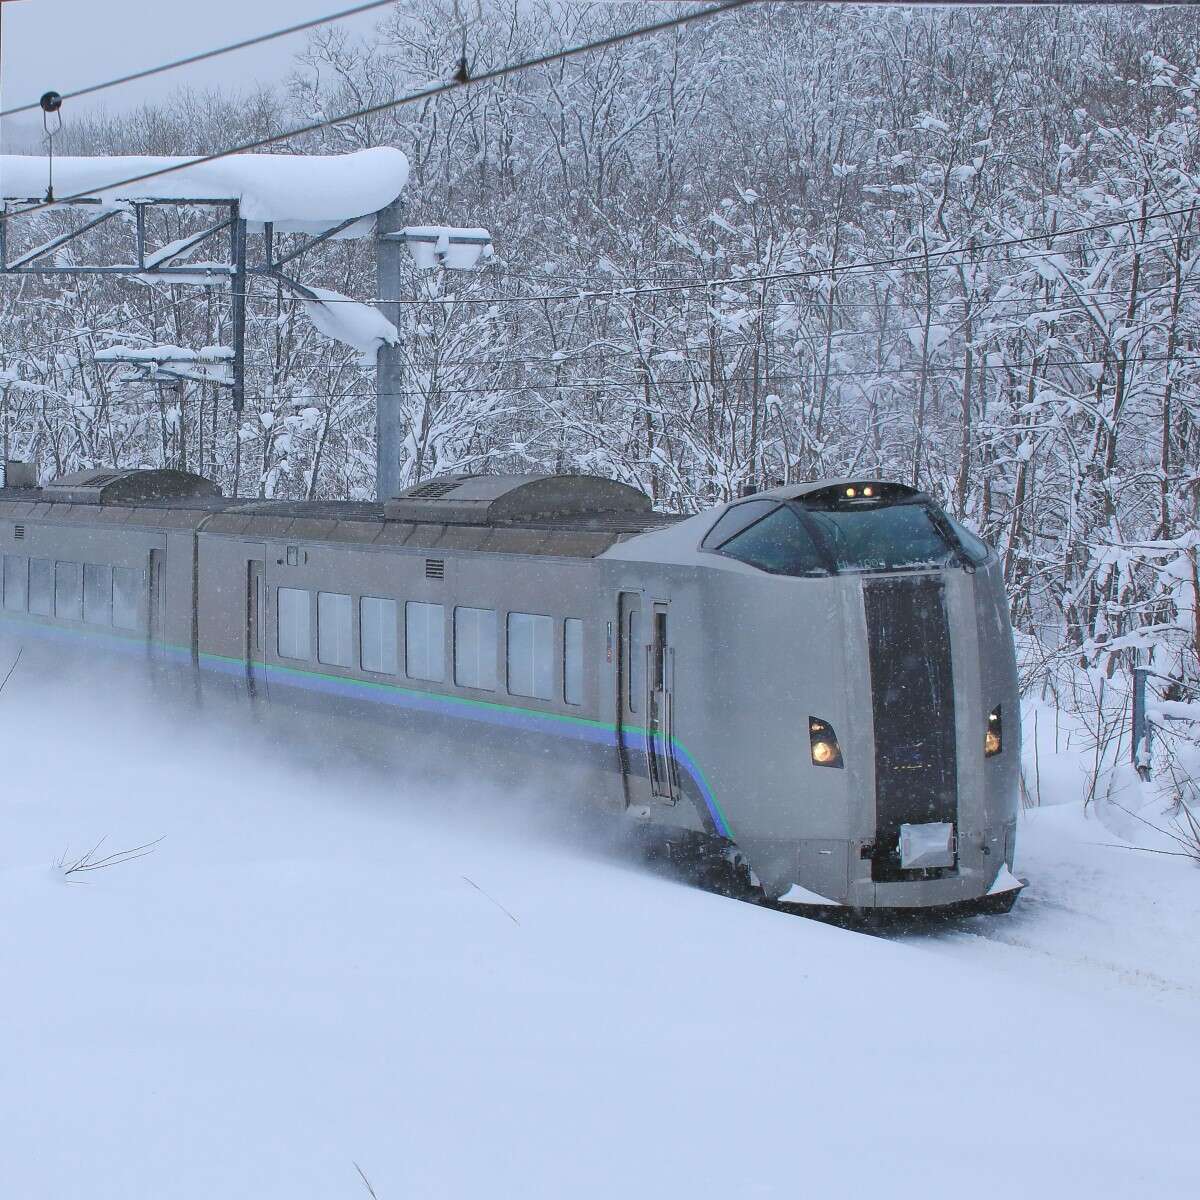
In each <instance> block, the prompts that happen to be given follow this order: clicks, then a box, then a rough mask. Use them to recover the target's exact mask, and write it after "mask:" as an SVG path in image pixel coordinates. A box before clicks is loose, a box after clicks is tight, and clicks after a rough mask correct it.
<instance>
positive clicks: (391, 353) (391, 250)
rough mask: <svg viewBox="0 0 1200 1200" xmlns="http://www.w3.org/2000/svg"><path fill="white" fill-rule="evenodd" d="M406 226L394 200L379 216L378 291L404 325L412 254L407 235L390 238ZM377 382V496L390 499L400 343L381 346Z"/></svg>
mask: <svg viewBox="0 0 1200 1200" xmlns="http://www.w3.org/2000/svg"><path fill="white" fill-rule="evenodd" d="M403 228H404V204H403V202H402V201H400V200H396V201H393V202H392V203H391V204H389V205H388V207H387V208H385V209H383V210H382V211H381V212H380V213H379V214H378V216H377V217H376V225H375V286H376V289H377V290H376V292H375V294H376V295H377V296H378V297H379V298H380V300H381V301H382V304H381V308H382V311H383V315H384V316H385V317H387V319H388V320H389V321H391V322H392V324H393V325H395V326H396V328H397V329H399V328H400V306H399V305H398V304H396V303H394V301H396V300H398V299H399V298H400V265H401V262H402V261H403V256H404V255H406V254H407V253H408V251H407V249H406V247H405V245H404V239H403V238H389V237H386V236H385V235H386V234H389V233H397V232H399V231H400V230H401V229H403ZM376 366H377V370H376V384H375V498H376V499H377V500H381V501H382V500H388V499H390V498H391V497H392V496H394V495H395V494H396V493H397V492H398V491H399V490H400V447H401V431H400V396H399V392H400V390H401V384H402V382H403V381H402V379H401V373H402V370H403V365H402V362H401V358H400V350H399V348H398V347H396V346H380V348H379V357H378V359H377V360H376Z"/></svg>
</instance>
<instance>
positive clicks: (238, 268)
mask: <svg viewBox="0 0 1200 1200" xmlns="http://www.w3.org/2000/svg"><path fill="white" fill-rule="evenodd" d="M229 216H230V221H231V224H230V229H231V230H232V236H233V456H234V463H233V494H234V496H237V494H238V484H239V482H240V477H241V473H242V436H241V434H242V421H241V416H242V410H243V409H244V408H245V407H246V281H247V278H248V277H247V274H246V222H245V221H243V220H242V218H241V211H240V207H239V205H238V204H237V203H236V202H235V203H234V204H232V205H231V206H230V213H229Z"/></svg>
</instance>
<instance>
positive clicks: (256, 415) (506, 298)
mask: <svg viewBox="0 0 1200 1200" xmlns="http://www.w3.org/2000/svg"><path fill="white" fill-rule="evenodd" d="M464 12H465V13H466V14H467V19H466V21H465V24H464V20H463V17H462V14H463V13H464ZM644 20H645V10H644V9H639V8H637V7H636V6H624V5H608V4H603V5H596V6H586V5H579V4H564V3H560V2H559V0H535V2H533V3H526V2H524V0H522V2H521V3H516V2H515V0H484V2H483V3H481V4H480V5H479V6H478V7H473V6H468V8H466V9H464V8H462V7H460V6H459V5H457V4H455V3H453V2H452V0H432V2H428V0H421V2H420V3H416V2H406V3H400V4H398V5H397V6H396V8H395V9H394V10H389V11H388V13H387V16H386V18H385V19H384V20H382V21H381V23H380V24H379V26H378V30H377V33H376V34H375V36H373V37H371V38H369V39H367V40H365V41H359V40H354V39H351V38H349V37H348V36H347V35H346V34H344V33H343V32H340V31H338V30H337V29H332V30H324V31H321V32H318V33H316V34H313V35H311V36H310V39H309V41H308V44H307V46H306V48H305V49H304V51H303V53H302V54H300V55H299V56H298V58H297V60H296V63H295V71H294V74H293V76H292V77H291V78H290V79H289V80H287V81H286V82H284V83H281V84H272V85H271V86H266V85H262V86H256V85H255V84H254V81H247V82H246V88H245V89H244V90H243V91H241V92H240V93H238V94H236V95H235V94H232V93H230V94H227V95H197V94H188V93H181V94H180V95H179V97H178V99H177V100H176V102H174V103H172V104H170V105H165V106H160V107H154V108H145V109H142V110H140V111H136V112H132V113H119V114H116V115H112V116H110V117H108V118H105V119H91V120H83V119H73V118H72V117H71V116H70V115H69V113H68V115H67V117H66V122H65V125H64V129H63V131H62V133H61V134H60V135H59V137H58V138H57V139H56V151H58V152H60V153H63V152H65V153H75V154H97V153H106V154H112V153H152V154H186V153H198V152H205V151H209V150H215V149H219V148H222V147H224V146H226V145H229V144H230V143H233V142H237V141H243V140H249V139H251V138H254V137H260V136H263V135H266V134H269V133H273V132H277V131H280V130H283V129H286V128H289V127H291V126H293V125H296V124H302V123H304V122H305V121H311V120H312V119H313V117H314V116H319V117H324V116H329V115H333V114H337V113H339V112H343V111H348V110H354V109H358V108H362V107H364V106H368V105H371V104H373V103H377V102H379V101H382V100H385V99H387V98H389V97H391V96H393V95H396V94H400V93H403V92H406V91H409V90H411V89H413V88H416V87H421V86H426V85H428V84H429V83H431V82H436V81H437V80H439V79H443V78H447V77H448V76H449V75H450V73H451V72H452V71H453V70H454V67H455V65H456V64H457V62H458V60H459V58H460V56H461V55H462V54H463V48H464V44H465V48H466V57H467V60H468V62H469V64H470V67H471V69H472V70H473V71H474V72H479V71H482V70H486V69H488V68H491V67H494V66H497V65H500V64H502V63H504V62H508V61H512V60H515V59H519V58H523V57H527V56H530V55H533V54H535V53H537V52H539V51H541V50H544V49H549V48H554V47H558V46H560V45H565V44H570V43H574V42H579V41H585V40H589V39H591V38H594V37H597V36H600V35H602V34H603V33H605V32H606V31H616V30H618V29H621V28H627V27H629V26H631V25H636V24H638V23H639V22H641V21H644ZM464 38H465V43H464ZM1198 48H1200V44H1198V43H1197V41H1196V38H1195V26H1194V21H1193V14H1191V13H1189V12H1186V11H1182V12H1175V11H1153V10H1141V9H1125V8H1120V9H1118V8H1111V9H1109V8H1104V9H1090V8H1089V9H1085V10H1075V11H1070V10H1064V9H1052V10H1027V9H1012V10H1009V9H1005V10H987V9H982V10H960V11H940V10H931V11H924V10H922V11H908V10H900V9H861V10H859V9H843V8H838V7H822V8H813V7H809V6H807V5H805V6H799V5H797V6H794V7H793V6H787V5H774V6H772V5H763V6H756V7H752V8H750V9H747V10H745V11H742V12H738V13H734V14H731V15H727V16H725V17H721V18H718V19H716V20H712V21H709V22H703V23H700V24H697V25H694V26H691V27H688V28H683V29H679V30H676V31H674V32H671V33H667V34H664V35H661V36H658V37H656V38H653V39H648V40H644V41H641V42H636V43H632V44H627V45H623V46H619V47H615V48H612V49H610V50H608V51H605V52H600V53H594V54H589V55H586V56H582V57H579V58H576V59H573V60H571V61H568V62H564V63H559V64H557V65H555V66H553V67H549V68H544V69H539V70H533V71H527V72H524V73H521V74H518V75H515V76H512V77H510V78H508V79H505V80H504V81H502V82H500V83H496V84H490V85H484V86H479V87H476V88H472V89H467V90H463V91H459V92H455V93H453V94H451V95H449V96H447V97H444V98H443V99H441V100H439V101H436V102H434V101H431V102H428V103H425V104H422V105H415V106H410V107H404V108H400V109H397V110H394V111H391V112H387V113H383V114H380V115H376V116H373V117H370V118H368V119H362V120H354V121H348V122H344V123H340V124H336V125H334V126H333V127H331V128H329V129H327V130H325V131H324V132H323V133H321V134H320V135H314V136H312V137H309V138H307V139H298V140H295V141H292V142H289V143H287V144H286V145H285V146H283V147H282V152H287V153H305V152H325V153H334V152H344V151H348V150H353V149H359V148H363V147H368V146H377V145H392V146H397V147H400V148H401V149H402V150H404V152H405V153H406V154H407V155H408V156H409V157H410V159H411V163H412V176H411V180H410V183H409V187H408V192H407V203H408V212H409V214H410V217H411V220H412V222H413V223H414V224H416V223H427V222H429V223H451V224H459V225H468V226H470V225H482V226H486V227H487V228H488V229H489V230H490V231H491V232H492V235H493V238H494V244H495V248H496V254H495V256H494V257H493V258H491V259H490V260H487V261H485V262H484V264H483V265H481V266H480V267H479V268H478V269H477V270H475V271H473V272H469V273H467V272H452V271H448V272H422V271H418V270H417V269H415V268H413V269H412V272H411V279H410V281H409V282H410V285H411V288H410V293H409V296H410V300H411V302H409V303H406V304H405V305H403V307H402V313H403V319H402V322H401V335H402V346H403V353H404V357H405V367H406V386H405V388H404V390H403V392H402V393H401V394H400V395H398V396H395V397H393V398H392V402H394V403H396V404H398V405H399V406H400V408H401V410H402V413H403V414H404V420H405V424H406V426H407V430H408V437H407V442H406V445H405V459H404V464H403V465H404V472H405V475H406V478H407V480H408V481H409V482H415V481H417V480H419V479H422V478H425V477H428V476H430V475H434V474H438V473H442V472H446V471H452V470H462V469H476V470H478V469H487V470H521V471H523V470H535V469H543V468H552V469H556V470H568V471H571V470H578V471H590V472H599V473H602V474H607V475H612V476H616V477H618V478H621V479H623V480H626V481H628V482H631V483H634V484H636V485H638V486H640V487H643V488H644V489H646V490H647V491H649V492H650V493H652V495H653V496H654V498H655V500H656V502H657V503H658V504H660V505H662V506H664V507H668V508H675V509H683V510H696V509H698V508H701V507H704V506H706V505H710V504H712V503H715V502H719V501H722V500H726V499H728V498H730V497H732V496H735V495H737V494H738V492H739V490H740V489H742V488H744V487H745V486H746V485H759V486H762V485H766V484H770V483H772V482H775V481H785V480H787V481H794V480H799V479H804V478H810V477H816V476H832V475H841V474H857V473H862V474H878V475H882V476H886V477H890V478H898V479H902V480H905V481H910V482H914V483H917V484H920V485H921V486H923V487H925V488H927V489H928V490H930V491H931V492H932V493H934V494H935V495H936V496H937V497H938V498H939V499H940V500H941V501H942V502H943V503H944V504H945V505H946V506H947V507H948V508H949V509H950V510H951V511H952V512H954V513H955V514H957V515H959V516H961V517H962V518H963V519H965V520H966V521H967V522H968V523H970V524H972V525H973V526H975V527H976V528H978V529H979V530H980V531H981V532H982V533H983V534H984V536H986V537H987V538H988V539H989V540H990V541H991V542H992V543H993V544H994V545H996V546H997V548H998V549H999V551H1000V553H1001V555H1002V556H1003V559H1004V564H1005V571H1006V576H1007V579H1008V581H1009V587H1010V591H1011V596H1012V601H1013V612H1014V618H1015V620H1016V623H1017V625H1018V627H1019V629H1020V631H1021V632H1022V634H1023V635H1024V637H1025V650H1026V654H1025V661H1026V664H1027V670H1028V672H1029V679H1028V682H1030V683H1031V684H1033V683H1036V684H1037V685H1038V686H1040V687H1042V688H1047V687H1058V688H1061V687H1063V686H1064V681H1065V680H1068V679H1069V680H1071V683H1070V686H1071V687H1072V688H1076V687H1079V686H1082V687H1083V688H1084V689H1085V691H1087V692H1088V693H1089V695H1090V696H1092V698H1094V692H1095V689H1096V687H1097V686H1099V684H1098V681H1100V680H1104V679H1108V678H1114V677H1115V678H1118V679H1119V678H1120V677H1122V676H1123V675H1124V674H1125V673H1126V672H1127V670H1128V668H1129V666H1130V665H1131V663H1132V661H1133V652H1134V651H1135V650H1137V649H1138V648H1142V649H1145V650H1150V651H1151V652H1152V653H1153V656H1154V657H1153V662H1154V665H1155V666H1156V667H1157V669H1159V670H1161V671H1163V672H1165V673H1167V674H1170V675H1174V676H1178V677H1180V678H1183V679H1185V680H1188V679H1190V680H1192V681H1193V682H1194V681H1195V679H1196V677H1197V657H1196V656H1197V650H1198V648H1200V625H1198V622H1200V604H1198V603H1197V598H1198V595H1200V575H1198V571H1197V553H1198V547H1200V535H1198V534H1197V530H1196V526H1197V517H1198V514H1200V361H1198V359H1197V337H1198V334H1200V237H1198V236H1197V227H1196V226H1197V220H1196V210H1195V205H1196V204H1197V200H1198V198H1200V123H1198V116H1197V94H1198V91H1200V68H1198V62H1197V50H1198ZM67 219H68V218H64V217H63V216H62V215H61V214H60V213H58V212H53V211H52V212H48V213H46V214H44V215H43V216H42V217H41V218H40V220H41V222H42V229H41V231H40V233H41V234H42V235H44V237H46V238H49V237H53V236H54V234H55V231H56V230H57V229H59V228H61V227H62V226H61V225H60V223H61V222H63V221H64V220H67ZM167 219H168V220H172V221H176V222H178V221H181V220H184V219H186V218H185V217H184V216H181V215H179V214H175V215H172V216H170V217H169V218H167ZM178 232H179V231H178V229H175V230H173V229H171V228H163V229H161V230H159V231H158V233H157V236H158V237H159V238H160V240H167V239H169V237H170V236H171V235H172V234H175V235H176V236H178ZM113 236H116V235H115V234H114V235H113ZM291 267H292V268H293V269H294V270H295V273H296V275H297V276H298V277H300V278H301V279H303V280H304V281H305V282H307V283H310V284H314V285H319V286H324V287H329V288H335V289H337V290H338V291H339V292H342V293H345V294H347V295H351V296H355V297H358V298H362V299H369V298H371V297H372V296H373V295H374V294H375V279H374V261H373V256H372V247H371V243H370V241H369V240H368V241H348V242H335V243H330V244H327V245H325V246H322V247H321V248H319V249H318V250H314V251H312V252H311V253H309V254H307V255H305V256H304V258H303V259H302V260H300V261H299V262H298V263H293V264H291ZM580 291H585V292H588V293H591V294H589V295H587V296H582V297H581V296H580V295H579V292H580ZM229 320H230V314H229V312H228V300H227V299H226V298H225V297H224V296H223V295H222V294H221V293H220V292H212V291H209V290H206V289H202V288H195V287H186V286H176V287H166V286H162V285H153V286H148V285H146V284H145V283H141V282H133V281H112V280H102V279H97V278H95V277H83V278H76V277H63V278H61V279H59V280H55V281H40V280H29V279H26V280H21V281H8V282H6V283H5V284H4V285H3V288H2V290H0V331H2V335H3V336H2V347H3V349H2V353H3V358H2V360H0V362H2V366H3V376H2V378H3V385H2V386H3V392H2V403H3V437H4V450H5V456H6V457H14V458H25V459H30V460H32V461H34V462H35V463H36V464H37V468H38V470H39V472H40V473H41V476H42V477H43V478H45V477H50V476H53V475H56V474H59V473H60V472H63V471H67V470H71V469H75V468H79V467H84V466H90V465H93V464H100V463H110V462H118V463H122V464H129V463H145V464H156V463H161V462H166V463H168V464H172V465H181V466H187V467H189V468H190V469H198V470H201V471H203V472H204V473H206V474H210V475H212V476H214V477H215V478H217V479H218V480H219V481H220V482H221V484H222V486H223V487H225V488H226V489H227V490H228V489H231V488H232V487H233V486H234V485H235V479H234V461H235V454H234V447H235V442H237V441H240V451H241V453H240V455H239V456H237V457H238V459H239V460H240V465H239V468H238V470H239V476H240V477H239V478H238V479H237V480H236V486H237V488H238V489H239V490H240V492H241V493H242V494H250V495H255V494H257V495H265V496H293V497H343V496H355V497H366V496H369V495H371V493H372V489H373V472H374V449H373V433H374V414H373V409H374V404H375V399H374V387H375V384H374V373H373V371H372V370H371V369H370V368H369V367H366V366H364V365H362V364H361V363H360V361H359V356H358V355H357V354H356V353H355V352H354V351H353V350H351V349H350V348H348V347H346V346H343V345H341V344H339V343H337V342H331V341H329V340H327V339H325V338H324V337H322V336H321V335H320V334H319V333H318V332H317V331H316V330H315V329H314V328H313V327H312V326H311V325H310V324H309V323H308V321H307V320H306V318H305V316H304V314H303V313H302V312H301V311H300V306H299V305H297V304H296V303H294V302H293V300H292V299H291V298H290V297H289V296H287V295H286V294H284V293H281V292H279V291H277V290H276V289H275V288H274V287H273V286H272V287H268V286H265V285H264V284H263V283H262V282H259V283H258V284H257V285H256V290H255V293H254V295H253V298H252V301H251V303H250V312H249V342H248V364H249V374H248V383H247V393H248V395H247V408H246V411H245V413H244V414H243V418H242V420H241V421H240V422H237V423H235V421H234V420H233V415H232V414H231V413H230V411H229V409H228V401H227V397H226V395H224V394H223V393H221V392H220V390H219V389H217V388H215V387H214V386H212V385H206V384H202V383H197V384H194V385H191V386H189V387H188V388H186V389H185V391H184V393H183V404H182V411H181V410H180V408H179V407H178V406H177V405H175V404H174V403H168V402H167V401H166V400H164V398H163V396H162V395H161V394H160V393H159V392H158V391H156V390H155V389H154V388H148V387H146V386H145V385H133V384H122V383H121V382H120V377H121V371H120V369H119V368H115V367H114V365H113V364H112V363H110V362H105V361H103V360H102V359H101V360H100V361H98V359H97V355H98V352H100V351H102V350H103V349H104V348H105V347H108V346H111V345H113V344H116V343H121V344H126V345H128V344H137V343H139V342H140V343H144V344H145V345H156V344H162V343H171V344H175V345H180V346H192V347H201V346H218V345H222V344H226V343H227V342H228V323H229ZM1079 666H1086V667H1090V668H1092V670H1091V671H1090V672H1088V673H1083V674H1080V673H1078V672H1076V671H1074V670H1073V668H1075V667H1079ZM1080 681H1082V682H1080ZM1117 690H1118V691H1121V692H1123V691H1124V685H1121V687H1120V688H1119V689H1117ZM1185 695H1186V692H1180V693H1178V694H1177V695H1175V696H1174V698H1175V699H1183V698H1184V697H1185Z"/></svg>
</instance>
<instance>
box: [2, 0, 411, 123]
mask: <svg viewBox="0 0 1200 1200" xmlns="http://www.w3.org/2000/svg"><path fill="white" fill-rule="evenodd" d="M394 3H395V0H369V3H363V4H356V5H354V7H353V8H344V9H342V10H341V11H340V12H334V13H329V14H328V15H326V16H323V17H314V18H312V20H309V21H300V22H298V23H297V24H295V25H288V26H287V27H286V28H284V29H273V30H271V31H270V32H269V33H260V34H256V35H255V36H254V37H248V38H243V39H242V40H241V41H240V42H231V43H230V44H229V45H227V46H217V47H215V48H214V49H212V50H201V51H200V52H199V53H197V54H189V55H187V56H186V57H184V58H177V59H175V60H174V61H172V62H166V63H160V64H159V65H158V66H155V67H145V68H143V69H142V70H140V71H132V72H130V73H129V74H128V75H120V76H118V77H117V78H116V79H108V80H105V81H104V82H103V83H93V84H89V85H88V86H87V87H81V88H76V89H75V91H73V92H63V93H61V95H62V99H63V100H64V101H66V100H78V99H79V98H80V97H81V96H92V95H95V93H97V92H104V91H107V90H108V89H109V88H115V87H121V86H122V85H124V84H127V83H136V82H137V81H138V80H140V79H150V78H151V77H153V76H155V75H162V74H165V73H166V72H167V71H175V70H178V69H179V68H180V67H191V66H195V65H196V64H197V63H202V62H207V61H208V60H209V59H213V58H220V57H221V56H222V55H225V54H233V53H234V52H235V51H237V50H249V49H250V48H251V47H253V46H261V45H263V44H264V43H265V42H272V41H275V40H276V39H277V38H283V37H289V36H290V35H292V34H294V33H304V32H306V31H307V30H309V29H317V28H319V27H320V26H322V25H330V24H332V23H333V22H334V21H344V20H347V19H348V18H350V17H357V16H360V15H362V14H363V13H368V12H370V11H372V9H377V8H388V7H390V6H391V5H393V4H394ZM40 105H41V101H40V100H32V101H30V102H29V103H28V104H22V105H19V106H18V107H17V108H9V109H5V110H4V111H3V112H0V120H4V119H6V118H8V117H15V116H18V115H20V114H21V113H27V112H32V111H33V110H34V109H36V108H38V107H40Z"/></svg>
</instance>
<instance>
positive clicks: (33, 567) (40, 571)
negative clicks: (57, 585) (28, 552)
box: [29, 558, 54, 617]
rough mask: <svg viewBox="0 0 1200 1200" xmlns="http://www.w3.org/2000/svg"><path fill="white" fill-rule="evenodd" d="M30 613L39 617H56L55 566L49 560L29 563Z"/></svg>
mask: <svg viewBox="0 0 1200 1200" xmlns="http://www.w3.org/2000/svg"><path fill="white" fill-rule="evenodd" d="M29 611H30V612H31V613H36V614H37V615H38V616H39V617H51V616H53V615H54V564H53V563H52V562H51V561H50V560H49V559H48V558H34V559H30V561H29Z"/></svg>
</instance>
